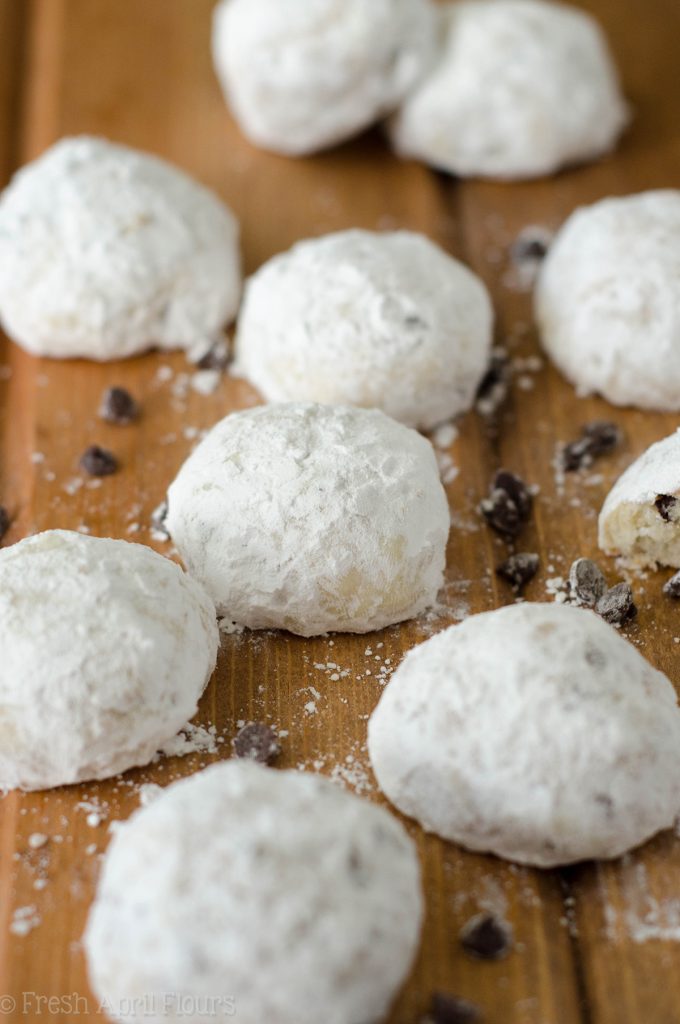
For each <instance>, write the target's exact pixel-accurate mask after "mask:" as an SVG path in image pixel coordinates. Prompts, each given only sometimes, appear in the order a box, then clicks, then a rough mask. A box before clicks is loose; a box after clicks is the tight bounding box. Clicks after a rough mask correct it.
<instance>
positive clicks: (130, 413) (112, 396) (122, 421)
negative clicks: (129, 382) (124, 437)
mask: <svg viewBox="0 0 680 1024" xmlns="http://www.w3.org/2000/svg"><path fill="white" fill-rule="evenodd" d="M99 416H100V418H101V419H103V420H106V422H107V423H115V424H116V425H117V426H125V425H127V424H128V423H132V422H133V421H134V420H136V419H137V417H138V416H139V405H138V404H137V402H136V401H135V399H134V398H133V397H132V395H131V394H130V392H129V391H126V390H125V388H109V389H108V390H107V391H105V392H104V394H103V396H102V401H101V405H100V406H99Z"/></svg>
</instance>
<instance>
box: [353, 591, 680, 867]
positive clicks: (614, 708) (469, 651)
mask: <svg viewBox="0 0 680 1024" xmlns="http://www.w3.org/2000/svg"><path fill="white" fill-rule="evenodd" d="M368 748H369V754H370V757H371V762H372V765H373V769H374V771H375V774H376V777H377V779H378V783H379V785H380V788H381V789H382V790H383V792H384V793H385V794H386V795H387V797H388V798H389V799H390V800H391V801H392V803H393V804H394V805H395V806H396V807H398V808H399V810H400V811H402V812H403V813H404V814H407V815H410V816H411V817H414V818H416V819H417V820H418V821H419V822H420V823H421V825H422V826H423V827H424V828H425V829H427V831H429V832H435V833H437V834H438V835H441V836H443V837H444V838H445V839H450V840H453V841H454V842H457V843H460V844H461V845H462V846H465V847H467V848H468V849H471V850H478V851H483V852H490V853H495V854H497V855H498V856H500V857H506V858H507V859H508V860H515V861H519V862H520V863H524V864H534V865H536V866H538V867H552V866H555V865H558V864H569V863H572V862H575V861H580V860H586V859H590V858H611V857H617V856H619V855H620V854H622V853H624V852H625V851H626V850H629V849H631V848H632V847H635V846H638V845H639V844H640V843H643V842H644V841H645V840H646V839H648V838H649V837H650V836H653V835H654V834H655V833H656V832H659V831H660V830H661V829H665V828H670V827H671V826H672V825H673V822H674V820H675V818H676V815H677V814H678V810H679V809H680V796H679V795H678V794H679V793H680V756H679V755H678V751H680V710H679V709H678V706H677V701H676V696H675V692H674V690H673V687H672V686H671V684H670V683H669V681H668V679H667V678H666V677H665V676H664V675H663V674H662V673H661V672H657V671H656V670H655V669H654V668H652V666H651V665H649V664H648V662H646V661H645V659H644V658H643V657H642V656H641V655H640V654H639V653H638V652H637V650H636V649H635V648H634V647H633V646H632V644H630V643H628V641H626V640H624V639H623V637H621V636H620V634H619V633H618V632H617V631H616V630H615V629H614V628H613V627H612V626H609V625H607V624H606V623H605V622H603V621H602V620H601V619H600V618H599V617H598V616H597V615H595V614H594V613H593V612H591V611H585V610H583V609H580V608H571V607H568V606H566V605H558V604H519V605H511V606H510V607H507V608H502V609H500V610H498V611H493V612H487V613H484V614H482V615H475V616H472V617H471V618H469V619H466V621H465V622H463V623H462V624H461V625H459V626H454V627H452V628H450V629H447V630H445V631H444V632H443V633H439V634H438V635H437V636H435V637H433V638H432V639H431V640H428V641H426V642H425V643H424V644H421V645H420V647H416V648H415V649H414V650H413V651H411V652H410V653H409V654H408V655H407V656H406V658H405V660H404V661H403V662H402V664H401V665H400V666H399V668H398V669H397V671H396V672H395V673H394V675H393V676H392V678H391V680H390V682H389V683H388V684H387V687H386V688H385V691H384V693H383V696H382V698H381V700H380V703H379V704H378V706H377V708H376V710H375V711H374V712H373V714H372V716H371V719H370V721H369V730H368Z"/></svg>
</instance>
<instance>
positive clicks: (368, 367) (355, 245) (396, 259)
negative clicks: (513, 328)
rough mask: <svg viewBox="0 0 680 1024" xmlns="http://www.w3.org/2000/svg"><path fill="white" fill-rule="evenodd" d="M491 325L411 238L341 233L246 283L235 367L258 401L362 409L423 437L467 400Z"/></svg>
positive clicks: (427, 247)
mask: <svg viewBox="0 0 680 1024" xmlns="http://www.w3.org/2000/svg"><path fill="white" fill-rule="evenodd" d="M492 322H493V311H492V307H491V301H490V299H489V296H488V293H487V291H486V288H485V287H484V285H483V284H482V282H481V281H480V280H479V278H478V277H476V276H475V275H474V274H473V273H472V272H471V271H470V270H468V269H467V267H464V266H463V265H462V264H461V263H459V262H458V261H457V260H455V259H453V258H452V257H451V256H448V255H447V254H446V253H445V252H444V251H443V250H442V249H440V248H439V247H438V246H436V245H434V243H433V242H430V241H429V239H427V238H425V237H424V236H423V235H418V234H414V233H412V232H408V231H399V232H395V233H393V234H376V233H374V232H371V231H343V232H340V233H338V234H333V235H326V236H325V237H323V238H315V239H310V240H308V241H304V242H299V243H298V244H297V245H295V246H294V247H293V248H292V249H291V250H290V251H289V252H286V253H283V254H282V255H280V256H276V257H274V259H272V260H270V261H269V262H268V263H266V264H265V265H264V266H263V267H262V268H261V269H260V270H258V272H257V273H256V274H255V275H254V276H253V277H251V278H250V280H249V282H248V285H247V288H246V293H245V298H244V302H243V306H242V307H241V313H240V316H239V322H238V333H237V336H236V370H237V372H239V373H241V374H242V375H243V376H244V377H246V378H247V379H248V380H249V381H250V382H251V383H252V384H253V385H254V386H255V387H256V388H257V389H258V390H259V391H260V392H261V393H262V394H263V395H264V397H265V398H267V399H268V400H269V401H273V402H280V401H314V402H336V403H340V404H342V403H346V404H349V405H360V406H369V407H374V408H378V409H382V410H383V411H384V412H386V413H388V415H390V416H393V417H394V418H395V419H397V420H400V421H401V422H402V423H406V424H407V425H408V426H412V427H421V428H424V429H428V428H430V427H434V426H436V425H437V424H438V423H441V422H443V421H444V420H447V419H450V418H451V417H452V416H456V415H457V414H458V413H461V412H465V411H466V410H467V409H469V408H470V406H471V405H472V403H473V402H474V399H475V395H476V392H477V388H478V387H479V383H480V381H481V379H482V377H483V376H484V373H485V371H486V369H487V366H488V362H489V357H490V353H491V335H492Z"/></svg>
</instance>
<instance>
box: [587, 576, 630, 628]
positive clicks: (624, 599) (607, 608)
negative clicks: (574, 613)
mask: <svg viewBox="0 0 680 1024" xmlns="http://www.w3.org/2000/svg"><path fill="white" fill-rule="evenodd" d="M595 611H596V612H597V614H598V615H600V616H601V617H602V618H603V619H604V620H605V622H609V623H611V625H612V626H621V625H623V623H624V622H628V621H629V620H630V619H634V618H635V616H636V615H637V608H636V606H635V602H634V601H633V591H632V590H631V587H630V584H629V583H617V584H616V586H615V587H611V588H610V589H609V590H608V591H607V592H606V593H605V594H603V595H602V597H601V598H600V599H599V601H598V602H597V604H596V605H595Z"/></svg>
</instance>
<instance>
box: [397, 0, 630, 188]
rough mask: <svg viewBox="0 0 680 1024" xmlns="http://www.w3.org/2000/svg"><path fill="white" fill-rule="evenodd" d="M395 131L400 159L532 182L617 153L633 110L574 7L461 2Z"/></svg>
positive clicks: (506, 0) (450, 8)
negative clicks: (436, 56)
mask: <svg viewBox="0 0 680 1024" xmlns="http://www.w3.org/2000/svg"><path fill="white" fill-rule="evenodd" d="M440 18H441V23H440V24H441V27H440V33H441V50H440V55H439V59H438V61H437V62H435V64H434V66H433V68H432V70H431V71H430V73H429V74H428V75H426V76H425V77H424V79H423V80H422V82H421V83H420V84H419V85H418V86H417V87H416V88H415V89H414V91H413V92H412V93H411V95H410V96H408V97H407V99H406V100H405V102H404V104H403V106H402V108H401V110H400V111H399V112H398V113H397V114H396V115H395V118H394V120H393V123H392V125H391V135H392V139H393V142H394V146H395V148H396V150H397V152H398V153H400V154H401V155H403V156H410V157H416V158H418V159H421V160H424V161H425V162H426V163H429V164H432V165H433V166H434V167H438V168H440V169H442V170H447V171H451V172H452V173H453V174H458V175H461V176H463V177H470V176H472V177H477V176H479V177H488V178H534V177H538V176H540V175H543V174H551V173H553V172H554V171H556V170H558V169H559V168H560V167H563V166H565V165H567V164H572V163H575V162H580V161H584V160H592V159H593V158H595V157H597V156H599V155H600V154H601V153H604V152H606V151H607V150H609V149H611V148H612V146H613V145H614V143H615V142H616V139H617V137H618V136H619V134H620V132H621V131H622V129H623V128H624V126H625V125H626V122H627V120H628V112H627V108H626V105H625V103H624V101H623V99H622V97H621V94H620V91H619V86H618V82H617V76H616V72H615V69H614V66H613V63H612V60H611V57H610V56H609V52H608V49H607V45H606V42H605V39H604V37H603V35H602V32H601V31H600V28H599V26H598V25H597V24H596V22H595V21H594V20H593V19H592V18H591V17H589V16H588V15H587V14H585V13H584V12H583V11H579V10H577V9H576V8H574V7H569V6H567V5H565V4H558V3H545V2H544V0H463V2H461V3H449V4H445V5H444V6H443V7H442V8H440Z"/></svg>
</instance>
